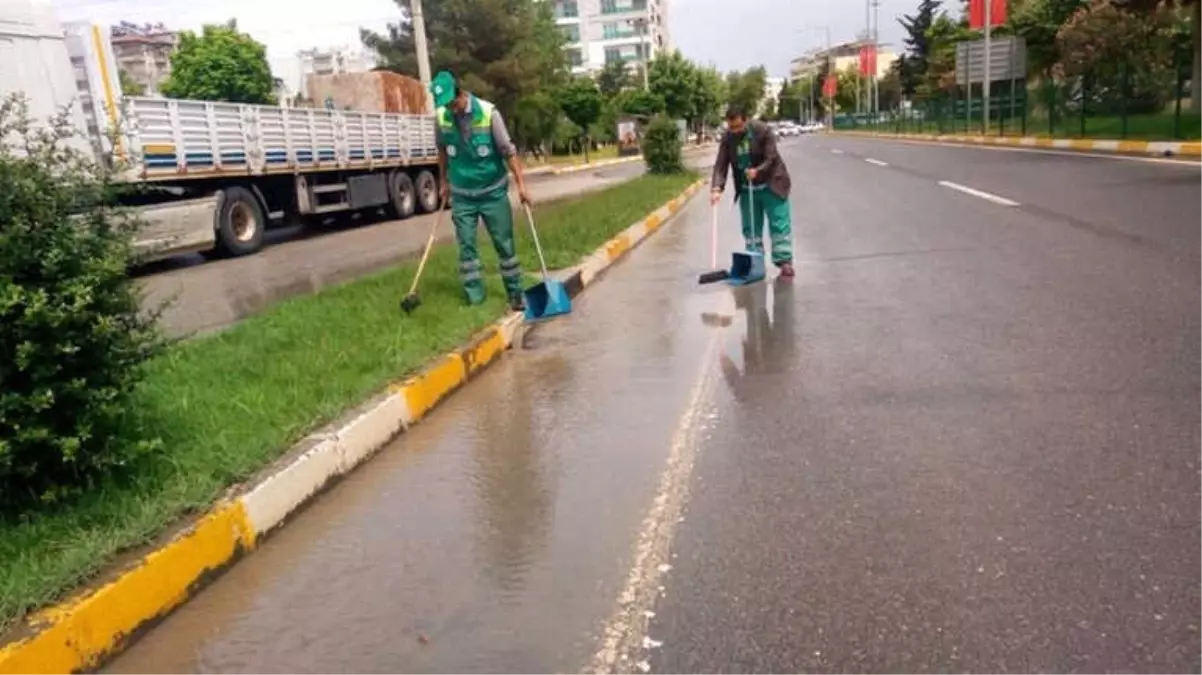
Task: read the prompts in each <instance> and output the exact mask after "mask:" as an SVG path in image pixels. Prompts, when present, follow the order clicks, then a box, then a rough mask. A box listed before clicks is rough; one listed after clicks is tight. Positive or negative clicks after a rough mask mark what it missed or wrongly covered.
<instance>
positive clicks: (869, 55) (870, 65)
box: [860, 45, 876, 77]
mask: <svg viewBox="0 0 1202 675" xmlns="http://www.w3.org/2000/svg"><path fill="white" fill-rule="evenodd" d="M873 75H876V45H864V46H863V47H860V76H861V77H872V76H873Z"/></svg>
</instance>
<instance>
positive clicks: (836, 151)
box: [831, 148, 843, 155]
mask: <svg viewBox="0 0 1202 675" xmlns="http://www.w3.org/2000/svg"><path fill="white" fill-rule="evenodd" d="M831 154H832V155H842V154H843V151H842V150H840V149H839V148H831Z"/></svg>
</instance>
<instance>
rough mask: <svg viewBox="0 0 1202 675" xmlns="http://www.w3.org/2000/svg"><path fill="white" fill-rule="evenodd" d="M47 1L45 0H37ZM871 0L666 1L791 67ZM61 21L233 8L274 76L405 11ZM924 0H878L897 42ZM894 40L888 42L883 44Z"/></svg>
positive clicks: (687, 19) (298, 3) (672, 24)
mask: <svg viewBox="0 0 1202 675" xmlns="http://www.w3.org/2000/svg"><path fill="white" fill-rule="evenodd" d="M35 1H37V2H43V3H44V2H47V0H35ZM866 1H867V0H668V3H669V5H668V22H669V25H668V27H669V32H670V34H671V37H672V41H673V44H674V45H675V46H676V47H677V48H679V49H680V50H681V52H683V53H684V55H685V56H687V57H688V58H690V59H692V60H694V61H697V62H700V63H703V64H712V65H715V66H717V67H718V68H719V69H721V70H723V71H728V70H735V69H738V70H743V69H746V68H750V67H752V66H756V65H764V66H766V67H767V69H768V74H769V75H772V76H784V75H787V74H788V70H789V60H790V59H791V58H793V57H795V56H798V55H799V54H800V53H802V52H804V51H806V50H808V49H811V48H813V47H818V46H822V45H823V44H824V43H825V41H826V37H825V31H824V28H825V27H829V28H830V33H831V40H832V41H834V42H840V41H843V40H850V39H853V38H855V37H856V34H857V33H858V32H860V31H862V30H863V29H864V26H865V16H864V14H865V4H866ZM49 2H50V4H52V5H53V6H54V7H55V9H56V11H57V14H58V16H59V19H60V20H62V21H79V20H87V21H92V22H96V23H106V24H112V23H117V22H118V21H121V20H124V21H131V22H135V23H145V22H151V23H155V22H160V21H161V22H163V23H164V24H166V25H167V27H168V28H171V29H188V30H198V29H199V28H200V26H202V25H203V24H205V23H222V22H224V21H226V20H227V19H229V18H231V17H233V18H236V19H237V20H238V27H239V28H240V29H241V30H243V31H245V32H247V33H250V34H251V35H252V36H254V37H255V39H257V40H259V41H260V42H263V43H264V44H266V45H267V55H268V59H269V60H270V61H271V65H272V70H273V72H274V73H275V74H276V76H277V77H282V78H284V79H285V81H286V82H288V83H289V84H290V86H292V87H294V88H295V87H296V82H297V81H298V79H299V66H298V64H297V61H296V52H297V51H298V50H300V49H307V48H311V47H334V46H341V45H346V46H358V45H359V28H360V27H366V28H372V29H375V30H382V29H383V28H384V26H385V25H386V24H387V23H388V22H389V21H396V20H397V18H398V17H399V15H400V12H399V11H398V9H397V5H396V3H395V2H394V0H49ZM917 5H918V0H880V9H879V13H880V14H879V16H880V35H881V41H882V43H885V44H890V43H891V44H892V45H895V47H894V49H895V50H900V49H901V46H900V44H899V43H900V41H901V38H902V29H901V27H900V26H898V23H897V17H899V16H901V15H902V14H906V13H911V12H913V11H914V8H915V7H916V6H917ZM885 49H889V47H885Z"/></svg>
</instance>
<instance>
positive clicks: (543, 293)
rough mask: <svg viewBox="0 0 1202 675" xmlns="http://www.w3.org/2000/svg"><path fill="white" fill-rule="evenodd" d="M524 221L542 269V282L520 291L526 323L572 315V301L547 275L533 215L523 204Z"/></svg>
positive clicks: (559, 283)
mask: <svg viewBox="0 0 1202 675" xmlns="http://www.w3.org/2000/svg"><path fill="white" fill-rule="evenodd" d="M524 206H525V207H526V220H527V221H528V222H529V223H530V234H532V235H534V250H536V251H538V264H539V266H541V267H542V269H543V280H542V281H540V282H539V283H537V284H535V285H533V286H531V287H530V288H527V289H526V290H524V291H522V297H523V299H524V300H525V304H526V321H527V322H532V321H543V320H545V319H553V318H555V317H557V316H563V315H564V314H571V313H572V299H571V298H570V297H568V289H567V288H565V287H564V285H563V282H562V281H556V280H555V279H552V278H551V275H550V274H548V273H547V260H546V258H544V257H543V247H542V244H540V243H539V242H538V230H537V229H535V227H534V214H532V213H531V212H530V205H529V204H525V205H524Z"/></svg>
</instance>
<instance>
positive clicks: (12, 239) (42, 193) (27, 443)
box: [0, 96, 162, 511]
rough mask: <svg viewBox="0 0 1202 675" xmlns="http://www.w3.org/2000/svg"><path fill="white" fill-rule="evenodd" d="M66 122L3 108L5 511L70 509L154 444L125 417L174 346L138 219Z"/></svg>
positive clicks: (0, 263) (0, 245) (0, 444)
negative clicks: (158, 358)
mask: <svg viewBox="0 0 1202 675" xmlns="http://www.w3.org/2000/svg"><path fill="white" fill-rule="evenodd" d="M67 120H68V118H67V116H66V115H60V116H59V117H57V118H55V119H54V120H52V121H51V123H50V124H49V125H46V124H35V123H34V122H33V120H31V118H30V116H29V111H28V105H27V104H26V102H25V101H24V100H23V99H22V98H20V97H17V96H10V97H8V98H6V99H4V100H3V101H2V102H0V509H3V510H5V511H12V510H13V509H15V508H18V507H28V506H30V505H31V504H34V503H39V502H40V503H46V502H54V501H59V500H61V499H63V498H65V497H68V496H71V495H73V494H75V493H77V492H78V491H79V490H81V489H82V488H85V487H87V486H88V485H90V484H92V483H94V482H95V481H96V480H97V479H99V478H101V477H103V476H105V475H107V474H109V473H111V471H112V470H113V469H114V468H115V467H119V466H121V465H124V464H126V463H128V462H130V461H131V460H133V459H134V458H135V457H136V456H138V455H139V454H140V453H144V452H147V451H148V450H150V449H151V448H152V447H153V444H152V443H148V442H140V441H138V440H136V439H129V438H128V434H125V433H123V428H124V425H123V421H124V420H125V419H126V411H127V410H128V404H129V401H130V395H131V394H132V393H133V391H134V388H135V386H136V385H137V384H138V382H139V380H140V378H141V375H142V365H143V363H144V362H145V361H146V360H147V359H148V358H149V357H150V356H152V355H153V354H154V353H156V352H157V351H158V350H159V349H160V347H161V346H162V342H161V341H160V338H159V337H158V333H157V331H156V330H155V327H154V324H153V318H152V317H145V316H142V315H140V313H139V299H140V298H139V293H138V291H137V287H136V286H135V282H134V281H133V280H132V279H130V278H129V275H128V273H127V270H128V267H129V266H130V264H131V263H132V262H133V260H134V257H133V236H132V235H133V228H134V226H135V225H136V223H135V221H134V219H133V218H132V217H131V216H130V215H129V214H127V213H122V212H120V211H118V210H116V209H114V208H111V207H109V206H108V205H107V204H106V196H107V195H110V194H112V193H113V185H112V183H111V182H110V179H109V173H108V172H107V171H105V170H103V169H102V168H101V167H100V166H99V165H98V164H97V163H96V162H94V161H93V159H92V158H91V157H90V156H89V155H88V154H87V152H85V151H84V150H83V148H84V147H86V143H77V141H79V140H80V139H79V137H78V136H76V135H75V132H74V131H73V130H72V129H71V127H70V125H69V124H68V122H67Z"/></svg>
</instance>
